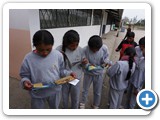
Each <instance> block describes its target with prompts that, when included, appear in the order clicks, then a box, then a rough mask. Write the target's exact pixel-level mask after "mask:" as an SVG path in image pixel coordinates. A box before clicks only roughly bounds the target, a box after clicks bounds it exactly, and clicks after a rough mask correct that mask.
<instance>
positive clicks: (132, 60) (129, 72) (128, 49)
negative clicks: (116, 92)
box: [124, 47, 136, 80]
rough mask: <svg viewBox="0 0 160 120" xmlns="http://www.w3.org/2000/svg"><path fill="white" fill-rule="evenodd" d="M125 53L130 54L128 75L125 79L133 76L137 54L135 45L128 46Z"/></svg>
mask: <svg viewBox="0 0 160 120" xmlns="http://www.w3.org/2000/svg"><path fill="white" fill-rule="evenodd" d="M124 54H125V55H128V56H129V60H128V64H129V71H128V73H127V77H126V79H125V80H129V78H130V77H131V69H132V67H133V62H134V56H135V55H136V50H135V48H134V47H128V48H126V49H125V51H124Z"/></svg>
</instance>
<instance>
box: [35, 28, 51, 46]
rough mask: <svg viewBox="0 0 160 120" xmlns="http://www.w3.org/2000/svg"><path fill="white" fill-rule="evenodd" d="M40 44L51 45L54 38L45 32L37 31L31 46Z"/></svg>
mask: <svg viewBox="0 0 160 120" xmlns="http://www.w3.org/2000/svg"><path fill="white" fill-rule="evenodd" d="M40 44H45V45H53V44H54V38H53V36H52V34H51V33H50V32H49V31H47V30H39V31H37V32H36V33H35V34H34V36H33V46H37V45H40Z"/></svg>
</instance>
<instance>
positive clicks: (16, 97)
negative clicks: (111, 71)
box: [9, 30, 145, 109]
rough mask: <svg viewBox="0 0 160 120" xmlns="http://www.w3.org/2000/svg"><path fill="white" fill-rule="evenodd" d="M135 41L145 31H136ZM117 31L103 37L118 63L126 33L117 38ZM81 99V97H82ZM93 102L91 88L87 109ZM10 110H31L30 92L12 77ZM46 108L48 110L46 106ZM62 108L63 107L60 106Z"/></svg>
mask: <svg viewBox="0 0 160 120" xmlns="http://www.w3.org/2000/svg"><path fill="white" fill-rule="evenodd" d="M134 32H135V35H136V36H135V41H136V42H137V43H138V41H139V39H140V38H141V37H143V36H144V33H145V31H144V30H134ZM116 35H117V31H110V32H109V33H107V34H105V35H103V36H102V38H103V42H104V44H106V45H107V46H108V49H109V52H110V60H111V61H113V63H114V62H116V61H117V60H118V59H119V52H115V49H116V47H117V46H118V44H119V43H120V42H121V40H122V39H123V38H124V36H125V32H119V35H118V37H116ZM108 80H109V78H108V76H107V75H106V74H105V75H104V82H103V89H102V99H101V105H100V109H107V108H108V106H107V103H108V90H109V85H108ZM81 91H82V81H81ZM80 97H81V96H80ZM92 100H93V88H92V86H91V88H90V91H89V96H88V102H87V105H86V109H90V108H91V105H92ZM9 108H10V109H30V96H29V94H28V91H26V90H23V89H22V88H20V85H19V80H17V79H15V78H12V77H10V78H9ZM46 108H48V107H47V106H46ZM60 108H61V105H60Z"/></svg>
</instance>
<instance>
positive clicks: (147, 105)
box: [137, 89, 157, 110]
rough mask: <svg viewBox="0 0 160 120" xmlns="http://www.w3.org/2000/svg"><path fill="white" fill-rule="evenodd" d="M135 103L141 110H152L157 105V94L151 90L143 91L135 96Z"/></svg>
mask: <svg viewBox="0 0 160 120" xmlns="http://www.w3.org/2000/svg"><path fill="white" fill-rule="evenodd" d="M137 103H138V105H139V106H140V107H141V108H142V109H145V110H149V109H152V108H153V107H155V105H156V104H157V94H156V93H155V92H154V91H153V90H145V89H143V90H141V91H140V92H139V93H138V95H137Z"/></svg>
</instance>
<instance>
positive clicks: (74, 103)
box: [56, 30, 83, 109]
mask: <svg viewBox="0 0 160 120" xmlns="http://www.w3.org/2000/svg"><path fill="white" fill-rule="evenodd" d="M79 42H80V37H79V34H78V32H77V31H75V30H69V31H67V32H66V33H65V34H64V36H63V42H62V45H60V46H58V47H57V48H56V49H57V50H59V51H60V52H62V54H63V57H64V61H65V68H66V69H68V70H72V71H74V72H75V73H76V75H77V79H78V80H81V79H82V76H83V72H82V60H83V51H82V48H81V47H80V46H79ZM79 97H80V82H78V83H77V84H76V85H72V84H70V83H66V84H63V85H62V103H63V108H64V109H69V98H71V109H78V108H79Z"/></svg>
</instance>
